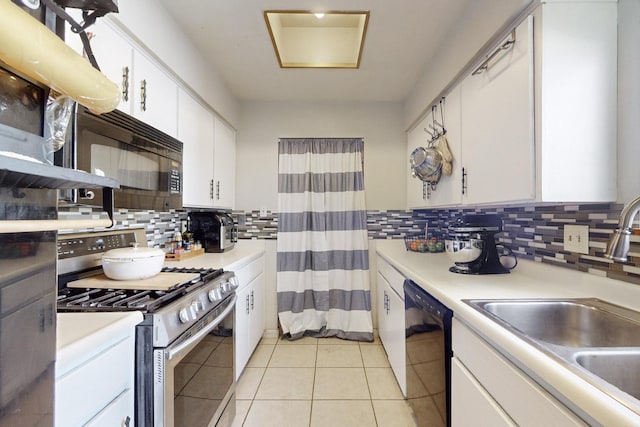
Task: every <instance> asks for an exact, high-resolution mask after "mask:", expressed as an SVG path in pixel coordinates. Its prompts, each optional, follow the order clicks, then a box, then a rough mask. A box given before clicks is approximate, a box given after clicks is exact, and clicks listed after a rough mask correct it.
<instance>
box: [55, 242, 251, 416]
mask: <svg viewBox="0 0 640 427" xmlns="http://www.w3.org/2000/svg"><path fill="white" fill-rule="evenodd" d="M134 242H138V243H142V244H145V245H146V238H145V235H144V230H142V229H128V230H114V231H105V232H98V233H75V234H64V235H60V236H58V303H57V305H58V311H82V312H104V311H130V310H138V311H142V312H143V314H144V320H143V322H142V323H141V324H139V325H138V326H137V327H136V357H135V358H136V360H135V372H136V374H135V375H136V378H135V395H136V402H135V406H136V419H135V425H136V426H138V427H146V426H155V427H166V426H169V427H170V426H190V427H195V426H208V425H226V423H227V422H229V423H230V422H231V420H233V416H234V414H235V381H234V378H235V376H234V375H235V374H234V366H233V354H234V342H233V339H234V332H233V317H234V316H233V314H234V306H235V301H236V295H235V289H236V288H237V286H238V283H237V279H236V277H235V275H234V274H233V273H232V272H225V271H223V270H221V269H219V270H216V269H204V270H200V269H176V268H170V269H163V271H162V272H161V273H159V276H158V279H160V278H161V277H162V278H166V277H167V276H168V275H171V277H172V279H173V278H177V281H176V283H175V284H174V285H171V286H169V287H168V288H167V289H166V290H157V289H145V287H144V286H142V287H141V288H140V289H121V286H122V285H119V283H118V281H112V282H113V283H107V284H106V285H105V284H104V283H102V282H104V281H103V280H97V278H98V277H102V275H101V273H102V269H101V267H100V258H101V256H102V254H103V253H104V252H105V251H107V250H109V249H114V248H119V247H127V246H130V245H131V244H132V243H134ZM161 275H165V276H161ZM93 279H96V280H93ZM148 280H150V279H146V280H145V281H148ZM98 282H99V283H100V285H97V286H96V287H94V286H93V284H94V283H98ZM149 288H154V286H149Z"/></svg>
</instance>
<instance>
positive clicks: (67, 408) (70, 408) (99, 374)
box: [55, 337, 134, 427]
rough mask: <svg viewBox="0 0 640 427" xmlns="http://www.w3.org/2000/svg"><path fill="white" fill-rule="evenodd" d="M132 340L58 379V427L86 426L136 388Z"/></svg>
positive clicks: (56, 412)
mask: <svg viewBox="0 0 640 427" xmlns="http://www.w3.org/2000/svg"><path fill="white" fill-rule="evenodd" d="M133 359H134V358H133V337H128V338H127V339H125V340H123V341H120V342H119V343H117V344H115V345H114V346H113V347H111V348H109V349H108V350H106V351H104V352H103V353H100V354H99V355H96V357H94V358H92V359H89V360H88V361H86V362H84V363H82V364H80V365H79V366H78V367H77V368H75V369H73V370H71V371H69V372H68V373H66V374H65V375H63V376H61V377H59V378H57V379H56V386H55V418H56V426H59V427H63V426H77V425H83V424H84V423H86V422H87V421H89V420H90V419H91V418H92V417H94V416H95V415H96V414H97V413H99V412H100V411H102V410H103V409H104V408H105V407H106V406H107V405H109V403H110V402H112V401H113V400H114V399H115V398H116V397H117V396H119V395H120V394H121V393H122V392H123V391H125V390H127V389H133V383H132V380H133V368H134V366H133V365H134V360H133Z"/></svg>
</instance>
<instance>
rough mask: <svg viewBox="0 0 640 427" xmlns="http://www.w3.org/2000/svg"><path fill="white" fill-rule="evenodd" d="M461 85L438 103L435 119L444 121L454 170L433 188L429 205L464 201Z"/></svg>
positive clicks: (429, 197) (454, 203) (428, 201)
mask: <svg viewBox="0 0 640 427" xmlns="http://www.w3.org/2000/svg"><path fill="white" fill-rule="evenodd" d="M460 94H461V91H460V86H459V85H458V86H456V87H455V88H454V89H453V90H452V91H451V92H449V94H447V96H446V97H445V99H444V101H443V103H442V104H439V105H438V108H439V109H438V111H437V112H436V117H435V119H436V120H437V121H438V122H442V121H444V126H445V129H446V130H447V133H446V134H445V137H446V139H447V141H448V145H449V149H450V150H451V153H452V154H453V162H452V165H451V167H452V171H451V175H444V174H442V176H441V177H440V182H438V184H437V185H436V187H435V188H434V189H432V190H431V191H430V192H429V194H428V198H427V205H428V206H430V207H435V206H450V205H456V204H460V203H461V202H462V168H461V165H462V156H464V153H462V152H461V149H462V148H461V143H462V141H461V129H460V126H461V122H460V121H461V117H460V113H461V106H460ZM440 109H442V110H443V114H442V115H441V114H440Z"/></svg>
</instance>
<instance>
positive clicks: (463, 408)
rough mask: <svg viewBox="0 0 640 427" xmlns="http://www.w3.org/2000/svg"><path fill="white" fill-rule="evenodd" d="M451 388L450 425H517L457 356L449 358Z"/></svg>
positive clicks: (509, 426) (492, 426) (497, 426)
mask: <svg viewBox="0 0 640 427" xmlns="http://www.w3.org/2000/svg"><path fill="white" fill-rule="evenodd" d="M451 389H452V390H454V392H453V393H452V394H451V425H452V426H477V427H481V426H487V427H501V426H505V427H514V426H516V425H517V424H515V423H514V422H513V420H512V419H511V418H510V417H509V415H507V414H506V413H505V412H504V410H503V409H502V408H501V407H500V405H498V403H497V402H496V401H495V400H494V399H493V397H491V395H490V394H489V393H487V391H486V390H485V389H484V388H483V387H482V385H481V384H480V383H479V382H478V381H477V380H476V379H475V377H474V376H473V375H472V374H471V372H469V370H468V369H467V368H465V367H464V365H463V364H462V362H460V359H458V358H457V357H454V358H453V359H452V360H451Z"/></svg>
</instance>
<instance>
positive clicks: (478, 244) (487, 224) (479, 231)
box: [445, 214, 509, 274]
mask: <svg viewBox="0 0 640 427" xmlns="http://www.w3.org/2000/svg"><path fill="white" fill-rule="evenodd" d="M500 232H502V219H501V218H500V217H499V216H498V215H491V214H476V215H473V214H469V215H462V216H460V217H458V218H456V219H455V220H454V221H453V222H452V223H451V224H450V225H449V236H448V238H447V239H446V241H445V250H446V252H447V254H448V255H449V258H451V260H452V261H453V262H454V264H455V265H454V266H453V267H451V268H449V271H451V272H453V273H460V274H504V273H509V270H508V269H507V268H505V267H504V266H503V265H502V263H501V262H500V255H499V254H498V248H497V246H496V234H498V233H500Z"/></svg>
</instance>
